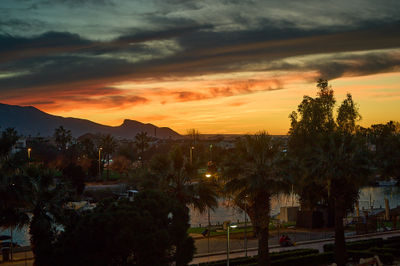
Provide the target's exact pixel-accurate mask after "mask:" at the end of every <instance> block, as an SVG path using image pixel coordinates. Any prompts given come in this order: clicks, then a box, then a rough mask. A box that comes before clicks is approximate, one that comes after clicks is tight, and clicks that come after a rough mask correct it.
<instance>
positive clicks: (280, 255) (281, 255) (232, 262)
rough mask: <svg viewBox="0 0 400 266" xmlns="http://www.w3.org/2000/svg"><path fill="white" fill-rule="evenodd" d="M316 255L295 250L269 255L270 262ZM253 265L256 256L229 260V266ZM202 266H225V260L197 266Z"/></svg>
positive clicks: (303, 250)
mask: <svg viewBox="0 0 400 266" xmlns="http://www.w3.org/2000/svg"><path fill="white" fill-rule="evenodd" d="M316 253H318V250H317V249H295V250H289V251H281V252H272V253H270V254H269V255H270V259H271V261H272V262H273V261H276V260H281V259H283V258H287V257H299V256H304V255H308V254H316ZM253 263H257V256H254V257H244V258H235V259H231V260H229V264H230V265H247V264H249V265H252V264H253ZM204 265H212V266H224V265H226V260H220V261H215V262H210V263H200V264H199V266H204Z"/></svg>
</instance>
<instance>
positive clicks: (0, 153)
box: [0, 128, 19, 157]
mask: <svg viewBox="0 0 400 266" xmlns="http://www.w3.org/2000/svg"><path fill="white" fill-rule="evenodd" d="M18 139H19V137H18V133H17V131H16V130H15V129H14V128H6V129H5V130H4V131H3V132H2V133H1V138H0V157H4V156H7V155H8V154H9V153H10V151H11V149H12V147H13V146H14V145H15V143H16V142H17V140H18Z"/></svg>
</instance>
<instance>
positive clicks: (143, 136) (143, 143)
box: [134, 131, 150, 156]
mask: <svg viewBox="0 0 400 266" xmlns="http://www.w3.org/2000/svg"><path fill="white" fill-rule="evenodd" d="M149 141H150V137H149V136H147V132H144V131H142V132H139V133H137V134H136V136H135V141H134V142H135V145H136V148H137V149H138V150H139V151H140V155H141V156H143V153H144V151H145V150H146V149H147V148H148V147H149Z"/></svg>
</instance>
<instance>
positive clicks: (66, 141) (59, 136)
mask: <svg viewBox="0 0 400 266" xmlns="http://www.w3.org/2000/svg"><path fill="white" fill-rule="evenodd" d="M54 139H55V142H56V145H57V148H58V150H60V151H65V150H66V149H67V148H68V145H70V144H71V141H72V135H71V130H68V129H65V128H64V127H63V126H60V127H58V128H56V129H55V130H54Z"/></svg>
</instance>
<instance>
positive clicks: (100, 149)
mask: <svg viewBox="0 0 400 266" xmlns="http://www.w3.org/2000/svg"><path fill="white" fill-rule="evenodd" d="M102 150H103V148H102V147H100V148H99V180H100V179H101V168H100V160H101V151H102Z"/></svg>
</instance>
